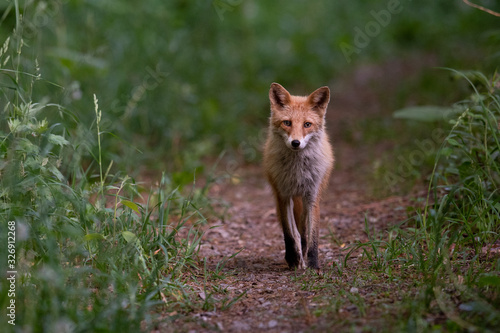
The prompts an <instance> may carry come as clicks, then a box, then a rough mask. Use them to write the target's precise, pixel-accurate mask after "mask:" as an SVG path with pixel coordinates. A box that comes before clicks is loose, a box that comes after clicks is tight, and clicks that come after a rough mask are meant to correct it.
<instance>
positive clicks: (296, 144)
mask: <svg viewBox="0 0 500 333" xmlns="http://www.w3.org/2000/svg"><path fill="white" fill-rule="evenodd" d="M298 146H300V141H299V140H293V141H292V147H293V148H297V147H298Z"/></svg>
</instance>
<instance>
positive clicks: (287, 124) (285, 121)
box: [283, 120, 292, 126]
mask: <svg viewBox="0 0 500 333" xmlns="http://www.w3.org/2000/svg"><path fill="white" fill-rule="evenodd" d="M283 125H285V126H292V122H291V121H290V120H283Z"/></svg>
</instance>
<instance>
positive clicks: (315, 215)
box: [299, 197, 319, 270]
mask: <svg viewBox="0 0 500 333" xmlns="http://www.w3.org/2000/svg"><path fill="white" fill-rule="evenodd" d="M302 206H303V210H302V214H301V216H300V223H299V231H300V236H301V242H302V253H304V256H305V255H306V254H307V267H309V268H313V269H316V270H317V269H319V263H318V223H319V202H318V198H315V199H314V200H311V199H310V198H307V197H304V198H303V200H302Z"/></svg>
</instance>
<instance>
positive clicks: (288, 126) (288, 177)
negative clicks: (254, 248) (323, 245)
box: [264, 83, 334, 269]
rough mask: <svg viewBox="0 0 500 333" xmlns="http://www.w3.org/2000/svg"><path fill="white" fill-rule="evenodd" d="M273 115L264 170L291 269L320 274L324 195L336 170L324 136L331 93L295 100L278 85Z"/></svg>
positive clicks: (273, 95) (274, 88)
mask: <svg viewBox="0 0 500 333" xmlns="http://www.w3.org/2000/svg"><path fill="white" fill-rule="evenodd" d="M269 100H270V102H271V116H270V120H269V130H268V134H267V140H266V143H265V147H264V171H265V174H266V176H267V180H268V181H269V183H270V185H271V187H272V189H273V193H274V197H275V200H276V211H277V216H278V219H279V221H280V222H281V226H282V228H283V235H284V240H285V251H286V253H285V260H286V262H287V263H288V265H289V267H290V268H292V269H294V268H305V267H306V261H307V267H310V268H313V269H319V263H318V236H319V235H318V232H319V231H318V230H319V226H318V224H319V219H320V200H321V193H322V191H323V190H324V189H325V188H326V187H327V185H328V180H329V177H330V173H331V171H332V169H333V163H334V157H333V150H332V146H331V144H330V142H329V139H328V135H327V133H326V131H325V114H326V110H327V107H328V103H329V101H330V89H329V88H328V87H326V86H325V87H321V88H319V89H317V90H315V91H314V92H313V93H311V94H310V95H309V96H292V95H290V93H289V92H288V91H287V90H286V89H285V88H283V87H282V86H281V85H279V84H278V83H273V84H271V89H270V90H269Z"/></svg>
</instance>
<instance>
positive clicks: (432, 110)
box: [392, 105, 463, 122]
mask: <svg viewBox="0 0 500 333" xmlns="http://www.w3.org/2000/svg"><path fill="white" fill-rule="evenodd" d="M461 112H463V109H462V108H459V107H443V106H433V105H427V106H410V107H407V108H403V109H399V110H397V111H395V112H394V113H393V114H392V116H393V117H394V118H396V119H408V120H417V121H424V122H434V121H445V120H447V119H448V118H449V117H451V116H452V115H453V114H458V113H461Z"/></svg>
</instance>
